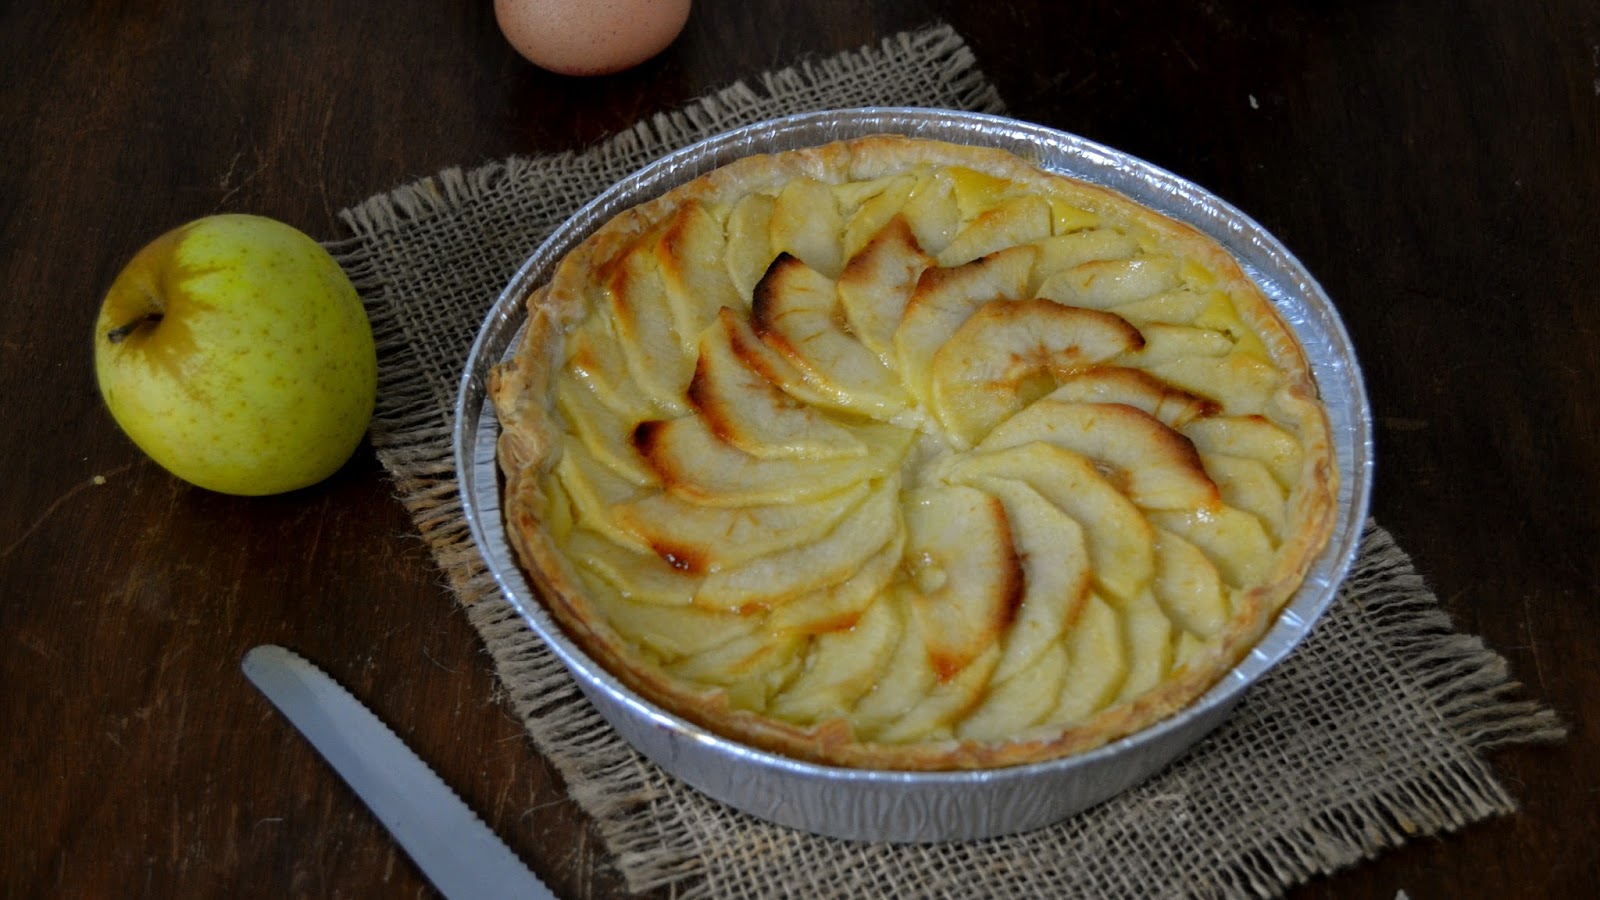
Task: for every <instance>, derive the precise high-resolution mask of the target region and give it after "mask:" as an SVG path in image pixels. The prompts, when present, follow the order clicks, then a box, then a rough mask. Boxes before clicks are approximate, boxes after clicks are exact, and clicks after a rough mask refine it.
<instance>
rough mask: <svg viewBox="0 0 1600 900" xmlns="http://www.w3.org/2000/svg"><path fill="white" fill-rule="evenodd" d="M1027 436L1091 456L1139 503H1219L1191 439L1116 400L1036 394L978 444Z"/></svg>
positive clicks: (998, 445)
mask: <svg viewBox="0 0 1600 900" xmlns="http://www.w3.org/2000/svg"><path fill="white" fill-rule="evenodd" d="M1033 441H1040V442H1043V443H1047V444H1054V445H1056V446H1058V447H1062V448H1064V449H1067V450H1071V451H1073V452H1075V453H1081V454H1083V455H1084V456H1087V457H1089V458H1090V459H1092V460H1094V461H1095V463H1097V464H1098V465H1099V467H1100V468H1101V470H1102V471H1103V472H1105V473H1106V474H1107V477H1108V478H1110V480H1111V481H1112V482H1113V483H1114V484H1116V485H1118V487H1119V488H1120V489H1121V490H1122V491H1123V493H1125V494H1127V496H1128V499H1130V500H1132V501H1133V502H1134V504H1135V505H1136V506H1138V507H1140V508H1141V509H1145V510H1158V509H1165V510H1214V509H1218V508H1220V507H1221V506H1222V498H1221V496H1220V494H1219V493H1218V491H1217V486H1216V484H1215V483H1213V482H1212V480H1211V478H1210V476H1208V475H1206V471H1205V467H1204V466H1203V465H1201V462H1200V455H1199V454H1198V453H1196V452H1195V449H1194V445H1193V444H1191V443H1190V442H1189V439H1188V438H1186V437H1184V436H1183V435H1181V434H1179V433H1178V432H1176V431H1173V430H1172V429H1171V428H1168V427H1167V426H1165V425H1163V424H1161V422H1160V421H1159V420H1157V419H1156V418H1155V417H1154V416H1151V415H1150V414H1149V413H1146V412H1144V411H1143V410H1139V409H1135V408H1133V407H1131V406H1123V405H1122V404H1120V403H1105V404H1090V403H1063V402H1061V401H1059V400H1048V399H1045V400H1039V401H1037V402H1035V403H1034V404H1033V405H1032V406H1029V407H1028V408H1027V409H1024V410H1022V411H1021V412H1019V413H1017V414H1016V415H1015V416H1012V417H1011V418H1010V419H1009V420H1007V421H1006V422H1004V423H1002V424H1001V425H1000V426H999V427H998V428H996V429H995V430H994V431H991V432H990V433H989V436H988V437H987V438H984V439H983V441H982V443H980V444H979V445H978V449H980V450H1003V449H1006V448H1008V447H1017V446H1021V445H1023V444H1027V443H1031V442H1033Z"/></svg>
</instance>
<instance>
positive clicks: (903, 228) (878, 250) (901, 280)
mask: <svg viewBox="0 0 1600 900" xmlns="http://www.w3.org/2000/svg"><path fill="white" fill-rule="evenodd" d="M931 264H932V260H930V259H929V258H928V255H927V254H926V253H923V252H922V248H921V247H920V246H918V245H917V238H916V236H915V235H913V234H912V233H911V226H910V225H909V224H907V223H906V220H905V217H904V216H899V215H897V216H894V217H893V218H891V219H890V220H889V221H888V223H887V224H885V225H884V226H883V228H882V229H881V230H879V231H878V232H877V233H876V234H875V235H874V236H873V237H872V239H871V240H870V241H868V242H867V243H866V245H865V246H864V247H862V248H861V251H860V252H859V253H856V254H855V255H854V256H852V257H850V261H849V262H848V263H846V264H845V267H844V274H842V275H840V276H839V284H838V291H839V307H840V309H842V310H843V311H844V319H845V323H846V324H847V325H849V327H850V331H851V333H853V334H854V335H855V336H856V339H857V340H859V341H861V343H863V344H865V345H866V346H867V348H868V349H869V350H871V351H872V352H874V353H876V354H878V358H879V359H881V360H883V362H884V363H885V364H887V365H893V364H894V359H895V354H894V332H895V329H896V328H898V327H900V320H901V318H903V317H904V316H905V312H906V304H907V303H909V302H910V301H911V292H912V291H914V290H916V287H917V279H918V278H920V277H921V276H922V273H923V271H924V270H926V269H927V268H928V266H929V265H931Z"/></svg>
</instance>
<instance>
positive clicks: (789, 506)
mask: <svg viewBox="0 0 1600 900" xmlns="http://www.w3.org/2000/svg"><path fill="white" fill-rule="evenodd" d="M867 492H868V486H867V484H866V483H865V482H862V483H859V484H852V485H850V486H848V487H846V488H845V489H844V490H842V491H840V492H839V493H837V494H830V495H828V496H826V497H823V498H821V499H817V500H811V501H808V502H804V503H777V504H766V505H757V506H704V505H702V504H699V503H690V502H688V501H686V500H683V499H681V498H679V497H676V496H674V495H672V494H667V493H651V494H646V495H644V496H642V497H640V498H638V499H637V500H632V501H629V502H627V503H623V504H620V505H619V506H617V507H616V513H615V516H614V519H615V521H616V522H617V524H618V525H620V526H622V527H623V528H626V529H627V530H628V532H629V533H631V534H634V535H636V536H638V538H639V540H641V541H643V542H644V543H645V544H647V545H649V546H650V547H652V548H654V549H655V551H656V553H657V554H658V555H659V556H661V557H662V558H663V559H665V560H667V561H668V562H671V563H672V564H673V565H675V566H676V567H677V568H679V569H681V570H683V571H685V572H691V573H708V572H718V571H722V570H724V569H730V568H735V567H738V566H741V565H744V564H745V563H748V562H750V561H751V560H754V559H756V558H758V557H762V556H766V555H767V554H770V553H776V552H778V551H780V550H786V549H790V548H793V547H799V546H804V545H808V544H810V543H812V542H814V541H817V540H819V539H821V538H822V537H824V536H825V535H827V534H828V533H829V532H830V531H832V530H833V529H834V528H835V526H837V525H838V524H839V521H840V519H841V518H843V517H844V516H845V515H847V514H849V513H850V511H851V510H854V509H855V508H857V507H859V506H860V505H861V501H862V500H864V499H866V496H867Z"/></svg>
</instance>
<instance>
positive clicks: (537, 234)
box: [331, 26, 1561, 898]
mask: <svg viewBox="0 0 1600 900" xmlns="http://www.w3.org/2000/svg"><path fill="white" fill-rule="evenodd" d="M874 105H904V106H935V107H947V108H955V109H967V110H982V111H989V112H999V111H1001V109H1002V106H1001V103H1000V100H999V97H998V96H997V94H996V92H995V91H994V89H993V88H992V87H991V86H990V85H989V84H988V82H987V81H986V80H985V79H984V77H983V75H982V74H981V73H980V72H979V70H978V69H977V67H976V65H975V63H974V60H973V57H972V54H971V52H970V51H969V50H968V49H967V47H966V46H965V45H964V44H963V42H962V41H961V39H960V38H959V36H957V35H956V34H955V33H954V32H953V31H952V30H950V29H949V28H947V27H943V26H936V27H931V28H928V29H925V30H922V31H918V32H915V33H910V34H902V35H898V36H896V37H894V38H891V39H889V40H886V41H884V42H883V43H882V44H881V46H878V47H872V48H863V49H862V50H860V51H858V52H855V53H849V54H844V55H841V56H838V57H835V58H832V59H827V60H821V61H815V62H810V63H806V64H804V65H802V66H799V67H797V68H794V69H786V70H784V71H781V72H774V73H769V74H764V75H762V76H760V77H759V78H758V79H756V81H755V84H753V85H748V84H744V83H740V84H735V85H733V86H732V87H729V88H727V89H725V90H723V91H719V92H717V93H716V94H714V95H712V96H709V97H706V98H704V99H702V100H700V101H699V102H697V103H695V104H693V105H691V106H689V107H687V108H685V109H682V110H679V111H677V112H673V113H670V114H664V115H660V116H657V117H656V118H654V119H652V120H651V121H649V122H641V123H640V124H638V125H637V126H635V127H634V128H633V129H632V130H630V131H628V132H625V133H623V134H620V135H617V136H616V137H614V138H612V139H610V140H608V141H606V142H605V143H604V144H602V145H599V146H597V147H594V148H593V149H591V150H589V151H587V152H583V153H576V154H560V155H552V156H542V157H537V158H514V159H509V160H506V161H504V162H499V163H494V164H491V165H486V166H482V167H480V168H476V169H473V170H470V171H464V170H459V169H452V170H449V171H446V172H443V173H441V174H439V175H437V176H435V177H432V178H427V179H423V180H422V181H419V182H417V183H415V184H412V185H408V186H406V187H403V188H401V189H399V190H396V191H393V192H390V193H387V194H384V195H381V196H377V197H374V198H372V199H370V200H368V201H366V202H364V203H362V204H360V205H359V206H356V207H353V208H351V209H349V210H346V211H345V212H344V213H343V214H342V217H343V219H344V221H345V223H346V224H347V225H348V226H349V228H350V230H351V232H352V234H353V237H349V238H347V239H345V240H342V241H339V242H337V243H335V244H332V245H331V247H332V249H333V250H334V251H335V253H336V254H337V255H338V256H339V257H340V259H341V262H342V263H343V264H344V265H345V266H346V268H347V270H348V271H349V272H350V273H351V275H352V277H353V278H354V279H355V281H356V283H357V287H358V288H359V290H360V291H361V293H362V295H363V297H364V298H365V300H366V302H367V304H368V309H369V312H370V314H371V317H372V322H373V327H374V329H375V330H376V332H377V335H378V339H379V343H380V350H379V352H380V360H381V371H380V383H379V406H378V410H377V414H376V418H375V419H374V421H373V424H372V442H373V445H374V447H375V448H376V451H377V453H378V456H379V458H380V460H381V461H382V464H383V465H384V466H385V467H386V468H387V469H388V471H389V472H390V473H391V475H392V476H393V478H394V481H395V482H396V484H397V486H398V489H399V492H400V494H401V497H402V499H403V501H404V503H405V504H406V506H407V508H408V509H409V510H410V512H411V514H412V516H413V518H414V520H415V522H416V525H417V527H418V528H419V529H420V530H421V533H422V534H423V535H424V537H425V538H426V540H427V541H428V543H429V545H430V546H431V547H432V549H433V551H434V553H435V555H436V558H437V560H438V562H439V564H440V566H441V567H442V568H443V570H444V571H445V572H446V573H447V575H448V576H449V579H450V581H451V584H452V585H453V587H454V589H455V591H456V593H457V595H458V597H459V599H460V601H461V603H462V604H463V605H464V606H465V608H466V611H467V614H468V616H469V618H470V620H471V622H472V624H473V625H474V626H475V627H476V628H477V630H478V631H479V633H480V634H481V635H482V637H483V640H484V643H485V645H486V646H487V648H488V651H489V653H490V654H491V655H492V657H493V659H494V664H495V667H496V670H497V672H498V674H499V677H500V680H501V683H502V684H503V686H504V689H505V692H506V695H507V698H508V699H509V702H510V703H511V705H512V707H513V708H514V709H515V710H516V712H517V714H518V715H519V716H521V718H522V720H523V722H524V723H525V724H526V726H527V731H528V734H529V735H530V736H531V737H532V738H533V741H534V743H535V745H537V747H538V749H539V751H540V752H541V753H542V754H544V755H545V756H546V757H548V758H549V759H550V760H551V761H552V762H553V763H554V764H555V765H556V766H557V767H558V768H559V769H560V771H561V772H562V774H563V775H564V777H565V779H566V782H567V785H568V787H569V790H570V792H571V795H572V797H573V798H574V799H575V800H576V801H577V802H578V803H579V804H580V805H581V806H582V807H583V808H584V809H585V810H587V811H588V812H589V813H590V814H591V815H592V816H593V817H594V819H595V821H596V822H597V823H598V827H599V831H600V833H601V835H602V836H603V838H604V840H605V842H606V845H607V848H608V849H609V851H610V853H611V855H612V858H613V859H614V860H615V864H616V866H617V867H618V869H620V871H621V872H622V874H623V876H624V878H625V880H626V882H627V884H628V885H629V886H630V887H632V888H634V889H636V890H644V889H649V888H653V887H659V886H662V885H668V884H670V885H673V886H674V893H676V894H678V895H680V896H684V897H716V898H748V897H766V896H779V895H786V894H794V893H799V892H803V893H805V894H806V895H808V896H811V897H852V898H853V897H871V896H885V895H890V894H891V893H892V894H893V895H895V896H939V897H982V898H1007V897H1017V898H1038V897H1065V896H1086V897H1121V896H1126V897H1152V896H1219V897H1220V896H1253V897H1265V896H1272V895H1276V894H1278V893H1281V892H1282V891H1284V890H1285V889H1286V888H1288V887H1290V886H1292V885H1295V884H1297V883H1300V882H1302V881H1304V880H1306V879H1308V878H1310V877H1313V876H1315V875H1317V874H1319V873H1326V872H1331V871H1333V870H1335V869H1338V868H1341V867H1343V866H1347V865H1350V864H1352V863H1354V862H1357V861H1359V860H1361V859H1365V858H1370V857H1371V856H1373V855H1374V854H1376V853H1378V852H1379V851H1381V850H1383V849H1385V848H1388V847H1394V846H1396V845H1398V844H1401V843H1403V842H1404V841H1406V840H1407V839H1410V838H1414V837H1417V836H1419V835H1430V834H1437V833H1441V832H1446V831H1450V830H1454V829H1459V828H1461V827H1463V826H1465V825H1467V824H1469V823H1471V822H1475V821H1479V820H1482V819H1484V818H1487V817H1490V816H1496V815H1503V814H1507V813H1510V812H1512V811H1513V810H1514V809H1515V802H1514V800H1513V799H1512V797H1511V796H1510V795H1509V794H1508V793H1507V792H1506V790H1505V789H1504V788H1503V787H1502V786H1501V785H1500V784H1499V782H1497V781H1496V779H1495V777H1494V775H1493V773H1492V772H1491V771H1490V769H1489V767H1488V766H1487V765H1486V763H1485V762H1484V760H1483V758H1482V756H1481V754H1482V753H1483V751H1485V750H1487V749H1489V748H1491V747H1495V746H1497V745H1501V744H1508V743H1523V742H1530V741H1538V740H1554V739H1557V738H1559V737H1560V735H1561V727H1560V724H1559V723H1558V722H1557V721H1556V720H1555V718H1554V717H1553V716H1552V715H1551V714H1550V713H1549V712H1547V711H1545V710H1543V709H1542V708H1540V707H1538V706H1536V705H1534V704H1531V703H1527V702H1518V701H1516V700H1514V699H1512V695H1513V692H1514V690H1515V689H1516V687H1517V686H1516V685H1515V684H1514V683H1513V682H1512V681H1511V680H1510V679H1509V677H1508V676H1507V672H1506V666H1505V662H1504V660H1503V659H1502V658H1501V657H1499V656H1498V655H1496V654H1495V653H1493V652H1491V651H1490V650H1488V649H1487V648H1485V646H1484V645H1483V644H1482V642H1481V641H1479V640H1478V639H1476V638H1474V637H1470V636H1467V635H1463V634H1459V633H1457V632H1455V631H1454V630H1453V629H1452V626H1451V625H1450V623H1449V622H1448V621H1447V620H1446V618H1445V616H1444V615H1443V613H1442V612H1441V611H1440V609H1439V605H1438V603H1437V600H1436V599H1435V597H1434V596H1433V595H1432V594H1431V593H1430V592H1429V591H1428V589H1427V587H1426V586H1425V585H1424V584H1423V582H1422V580H1421V579H1420V578H1419V577H1418V575H1417V573H1416V572H1415V571H1414V570H1413V569H1412V566H1411V563H1410V560H1409V559H1408V558H1407V557H1406V555H1405V554H1404V553H1403V552H1401V550H1400V548H1398V547H1396V546H1395V544H1394V542H1393V541H1392V540H1391V539H1390V537H1389V536H1388V535H1387V534H1386V533H1385V532H1384V531H1383V530H1382V529H1380V528H1377V527H1376V526H1374V527H1370V528H1369V529H1368V531H1367V533H1366V536H1365V540H1364V544H1363V547H1362V553H1361V557H1360V560H1359V563H1358V565H1357V566H1356V568H1355V572H1354V574H1353V576H1352V577H1351V579H1350V581H1349V583H1348V584H1347V586H1346V587H1345V589H1344V591H1343V592H1342V594H1341V597H1340V599H1339V601H1338V603H1337V604H1336V605H1335V607H1334V608H1333V610H1332V611H1331V612H1330V614H1329V615H1328V616H1327V618H1326V620H1325V621H1323V622H1322V623H1321V624H1320V625H1319V627H1318V628H1317V630H1316V632H1315V634H1314V635H1313V636H1312V638H1311V639H1310V640H1309V641H1308V642H1307V643H1306V644H1305V645H1304V646H1303V647H1302V648H1301V649H1299V650H1298V651H1296V652H1295V653H1294V654H1293V656H1292V657H1291V658H1290V659H1289V660H1288V661H1287V662H1285V663H1284V664H1283V665H1281V666H1280V667H1279V668H1278V669H1276V670H1275V671H1274V672H1273V673H1272V674H1271V675H1270V676H1269V677H1268V678H1266V679H1265V680H1264V681H1263V682H1262V683H1261V684H1260V685H1259V686H1258V687H1257V688H1255V689H1254V690H1253V691H1252V692H1251V693H1250V694H1249V695H1248V696H1247V697H1246V698H1245V700H1244V701H1243V702H1242V703H1241V704H1240V706H1239V707H1238V710H1237V713H1236V714H1235V715H1234V716H1233V717H1232V719H1231V720H1230V721H1229V722H1228V723H1227V724H1226V725H1224V726H1223V727H1222V728H1221V729H1219V730H1218V731H1217V732H1216V733H1215V734H1213V735H1212V736H1211V737H1210V738H1208V739H1207V740H1205V741H1204V742H1203V743H1201V744H1200V745H1198V746H1197V747H1196V748H1194V749H1193V750H1192V751H1191V752H1190V753H1189V754H1187V755H1186V756H1185V757H1184V758H1183V759H1181V760H1180V761H1179V762H1178V763H1177V764H1175V765H1174V766H1172V767H1171V768H1170V769H1168V770H1167V771H1166V772H1164V773H1163V774H1161V775H1159V776H1157V777H1156V778H1154V779H1152V780H1150V781H1148V782H1146V783H1145V784H1144V785H1142V786H1140V787H1138V788H1136V789H1135V790H1133V791H1131V792H1129V793H1127V794H1125V795H1123V796H1121V797H1119V798H1116V799H1114V800H1112V801H1109V802H1107V803H1105V804H1102V805H1100V806H1098V807H1096V808H1094V809H1092V810H1090V811H1088V812H1086V813H1083V814H1081V815H1078V816H1075V817H1073V818H1072V819H1070V820H1068V821H1066V822H1063V823H1061V824H1060V825H1058V826H1055V827H1051V828H1047V829H1045V830H1042V831H1037V832H1034V833H1031V834H1026V835H1020V836H1015V837H1009V838H1004V839H997V840H990V841H984V842H980V843H970V844H941V845H932V846H887V845H875V844H863V843H849V842H842V841H835V840H829V839H824V838H818V837H814V836H809V835H805V834H800V833H796V832H793V831H790V830H787V829H783V828H779V827H776V826H771V825H767V824H764V823H762V822H759V821H756V820H754V819H752V818H750V817H747V816H744V815H742V814H740V813H736V812H734V811H732V810H730V809H728V808H726V807H723V806H722V805H720V804H718V803H716V802H714V801H711V800H709V799H707V798H705V797H703V796H701V795H700V794H698V793H697V792H695V791H693V790H692V789H690V788H687V787H685V786H683V785H682V784H680V783H678V782H677V781H675V780H674V779H672V778H671V777H669V776H667V775H665V774H664V773H662V772H661V771H660V770H658V769H656V768H655V767H654V766H653V765H652V764H650V763H649V762H647V761H645V760H644V759H642V758H641V757H639V756H638V755H637V754H635V753H634V752H633V751H632V750H631V749H630V748H629V747H628V746H626V745H625V744H624V743H623V742H622V741H621V739H620V738H618V737H617V736H616V734H615V733H614V732H612V731H611V730H610V729H609V728H608V727H607V726H606V725H605V724H604V722H603V721H602V720H601V719H600V718H599V716H598V714H597V713H595V712H594V711H593V709H592V708H591V707H590V706H589V705H588V703H587V702H586V701H585V700H584V699H583V698H582V696H581V695H580V694H579V693H578V691H577V688H576V686H575V684H574V683H573V682H572V680H571V679H570V678H569V677H568V676H567V675H566V673H565V671H564V670H563V669H562V667H561V665H560V664H559V662H558V661H557V660H556V659H555V657H554V656H553V655H552V654H551V653H550V652H549V651H548V650H547V649H546V648H545V647H544V645H543V644H541V643H540V641H539V640H538V639H537V638H536V637H535V636H534V634H533V633H532V632H531V631H529V630H528V628H527V627H526V626H525V625H524V624H523V622H522V621H521V619H520V618H518V616H517V615H516V613H515V612H514V611H513V610H512V608H511V607H510V605H509V604H508V603H507V602H506V601H505V600H504V599H503V598H502V597H501V596H500V595H499V594H498V592H497V591H496V589H495V586H494V583H493V582H492V581H491V580H490V579H489V578H488V577H487V575H486V572H485V568H484V565H483V563H482V560H481V559H480V557H479V556H478V554H477V552H476V550H475V549H474V548H473V546H472V543H471V540H470V537H469V535H468V533H467V530H466V526H465V523H464V522H463V519H462V515H461V504H460V498H459V495H458V493H457V487H456V483H455V478H454V470H453V460H452V458H451V450H450V429H451V422H452V412H451V410H452V407H453V405H454V401H455V397H456V391H457V383H458V379H459V375H460V372H461V370H462V367H463V363H464V361H465V359H466V354H467V351H468V347H469V345H470V344H471V341H472V339H473V337H474V336H475V334H476V332H477V330H478V327H479V325H480V323H481V321H482V319H483V318H484V316H485V315H486V313H487V311H488V309H489V307H490V305H491V304H492V302H493V301H494V299H495V298H496V296H497V294H498V293H499V291H500V289H501V287H502V286H503V285H504V284H506V283H507V282H508V281H509V279H510V277H511V275H512V273H513V272H514V271H515V269H516V268H517V266H518V265H519V264H520V263H521V262H522V261H523V260H524V259H525V258H526V257H527V256H528V255H529V254H530V253H531V251H532V250H533V248H534V247H535V246H536V245H537V244H538V243H539V241H540V240H542V239H543V238H544V236H545V235H546V234H547V233H548V232H549V231H550V230H551V229H552V228H553V227H555V226H556V225H557V224H558V223H559V222H560V221H562V220H563V219H564V218H565V217H566V216H567V215H568V214H569V213H571V212H572V211H573V210H574V209H575V208H576V207H577V206H579V205H580V204H581V203H583V202H584V201H586V200H588V199H589V198H590V197H592V196H593V195H595V194H596V193H598V192H599V191H601V190H602V189H603V188H605V187H607V186H608V185H610V184H611V183H612V182H613V181H615V180H617V179H619V178H620V177H622V176H623V175H625V174H627V173H629V172H631V171H632V170H634V169H636V168H638V167H639V166H641V165H643V164H644V163H646V162H648V161H649V160H651V159H653V158H655V157H656V156H658V155H660V154H662V153H664V152H666V151H668V150H671V149H674V148H676V147H678V146H682V145H683V144H686V143H688V142H690V141H692V140H695V139H698V138H701V137H705V136H708V135H710V134H714V133H716V132H718V131H722V130H725V129H727V128H731V127H734V126H738V125H743V124H746V123H749V122H753V121H759V120H762V119H767V118H771V117H774V116H780V115H785V114H790V113H795V112H802V111H808V110H814V109H824V108H841V107H851V106H874Z"/></svg>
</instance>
